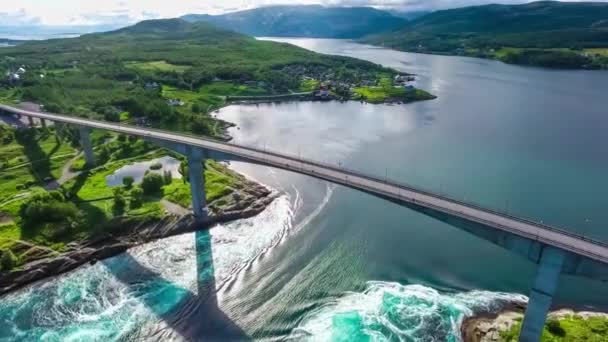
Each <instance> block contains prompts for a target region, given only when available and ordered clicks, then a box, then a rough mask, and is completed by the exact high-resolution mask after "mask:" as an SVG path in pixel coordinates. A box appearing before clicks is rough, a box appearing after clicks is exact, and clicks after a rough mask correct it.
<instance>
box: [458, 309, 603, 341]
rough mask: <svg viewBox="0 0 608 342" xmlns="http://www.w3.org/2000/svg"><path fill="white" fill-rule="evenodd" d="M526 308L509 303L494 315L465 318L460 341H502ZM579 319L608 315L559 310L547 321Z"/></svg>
mask: <svg viewBox="0 0 608 342" xmlns="http://www.w3.org/2000/svg"><path fill="white" fill-rule="evenodd" d="M525 309H526V306H525V304H523V303H511V304H510V305H509V306H508V307H505V308H503V309H502V310H500V311H498V312H494V313H490V312H484V313H480V314H477V315H475V316H472V317H468V318H465V320H464V321H463V322H462V325H461V329H460V332H461V335H462V341H464V342H499V341H503V338H502V337H501V334H502V333H505V332H508V331H510V330H511V328H513V326H515V325H516V324H518V323H520V322H521V320H522V319H523V317H524V312H525ZM573 316H576V317H580V318H582V319H583V320H586V319H589V318H591V317H600V318H605V319H608V313H602V312H589V311H575V310H572V309H559V310H556V311H552V312H550V313H549V317H548V320H552V319H553V320H560V319H563V318H567V317H573Z"/></svg>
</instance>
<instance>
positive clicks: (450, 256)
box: [0, 40, 608, 341]
mask: <svg viewBox="0 0 608 342" xmlns="http://www.w3.org/2000/svg"><path fill="white" fill-rule="evenodd" d="M291 42H294V43H297V44H299V45H302V46H304V47H307V48H311V49H315V50H317V51H321V52H327V53H335V54H342V55H349V56H356V57H359V58H365V59H369V60H372V61H374V62H377V63H381V64H384V65H387V66H392V67H396V68H399V69H401V70H404V71H411V72H415V73H417V74H418V75H419V79H418V81H417V82H418V85H419V86H420V87H422V88H425V89H429V90H430V91H431V92H433V93H434V94H436V95H438V96H439V98H438V99H437V100H434V101H429V102H422V103H415V104H410V105H405V106H384V105H380V106H371V105H364V104H360V103H357V102H349V103H344V104H341V103H333V102H332V103H285V104H270V105H259V106H232V107H228V108H224V109H222V111H221V112H220V114H219V116H220V117H221V118H222V119H225V120H228V121H231V122H234V123H236V124H237V125H238V129H236V128H235V129H234V130H233V131H232V134H233V135H234V137H235V140H236V142H240V143H244V144H251V145H257V146H260V147H265V148H267V149H276V150H280V151H282V152H286V153H293V154H300V155H302V156H304V157H308V158H314V159H317V160H321V161H326V162H330V163H335V164H336V165H344V166H346V167H349V168H353V169H357V170H361V171H365V172H369V173H373V174H376V175H379V176H385V175H386V176H388V177H390V178H392V179H396V180H399V181H402V182H406V183H411V184H413V185H415V186H419V187H423V188H429V189H432V190H435V191H439V192H443V193H445V194H448V195H450V196H453V197H456V198H460V199H466V200H468V201H474V202H479V203H481V204H483V205H485V206H488V207H493V208H496V209H499V210H508V211H509V212H512V213H516V214H518V215H522V216H525V217H529V218H532V219H536V220H543V221H545V222H548V223H551V224H555V225H557V226H560V227H564V228H565V229H571V230H573V231H579V232H581V233H584V234H586V235H592V236H594V237H597V238H603V239H606V238H608V236H607V233H606V231H605V228H604V225H603V223H604V222H607V221H608V212H607V211H606V210H605V206H604V203H605V200H604V197H605V194H606V193H607V192H608V179H607V178H606V177H605V170H606V169H607V167H608V154H606V146H608V135H606V134H605V130H606V128H607V127H608V115H607V114H608V113H606V108H608V98H606V97H605V95H604V94H603V93H604V89H608V73H605V72H586V71H553V70H543V69H534V68H523V67H517V66H509V65H504V64H501V63H498V62H493V61H485V60H477V59H470V58H456V57H454V58H452V57H443V56H424V55H415V54H407V53H401V52H396V51H390V50H383V49H378V48H373V47H368V46H362V45H357V44H354V43H350V42H344V41H334V40H294V41H291ZM232 167H233V168H235V169H237V170H239V171H242V172H244V173H246V174H248V175H249V176H250V177H252V178H254V179H256V180H258V181H260V182H262V183H264V184H267V185H269V186H270V187H272V188H274V189H276V190H277V191H279V192H280V193H281V194H283V196H282V197H281V198H280V199H279V200H278V201H277V202H275V203H274V204H273V206H272V207H271V208H269V210H267V211H266V212H264V213H263V214H261V215H260V216H258V217H256V218H254V219H251V220H244V221H240V222H236V223H232V224H229V225H225V226H219V227H216V228H214V229H212V230H211V232H210V234H209V235H208V236H207V237H205V235H204V234H203V235H201V234H200V233H199V235H198V236H197V235H195V234H187V235H184V236H180V237H175V238H171V239H166V240H162V241H157V242H155V243H151V244H148V245H145V246H142V247H139V248H136V249H133V250H131V251H130V252H129V253H128V254H126V255H123V256H119V257H116V258H113V259H110V260H108V261H105V262H103V263H99V264H96V265H93V266H86V267H83V268H81V269H79V270H77V271H75V272H72V273H70V274H68V275H65V276H60V277H57V278H56V279H53V280H51V281H47V282H43V283H41V284H37V285H35V286H33V287H31V288H28V289H24V290H23V291H20V292H16V293H14V294H11V295H8V296H5V297H3V298H2V299H0V341H4V340H6V341H15V340H24V341H30V340H38V339H43V338H44V339H47V340H50V341H52V340H62V341H63V340H72V341H89V340H103V341H110V340H116V341H122V340H139V341H141V340H195V341H197V340H212V341H213V340H222V341H224V340H247V339H260V340H295V341H299V340H310V341H352V340H355V341H356V340H359V341H444V340H446V341H458V340H459V336H460V335H459V328H460V326H459V324H460V322H461V321H462V319H464V318H465V317H467V316H469V315H472V314H473V313H474V312H476V311H485V310H491V309H493V308H496V307H498V306H500V305H501V304H502V303H504V302H506V301H517V302H523V301H525V300H526V298H525V296H524V295H525V294H526V293H527V292H528V289H529V287H530V285H531V280H532V277H533V275H534V272H535V268H534V265H532V264H531V263H530V262H528V261H527V260H525V259H522V258H519V257H517V256H514V255H512V254H511V253H509V252H508V251H505V250H503V249H501V248H499V247H496V246H494V245H492V244H489V243H487V242H485V241H483V240H481V239H479V238H477V237H474V236H471V235H469V234H467V233H465V232H463V231H460V230H459V229H457V228H455V227H451V226H449V225H446V224H444V223H441V222H438V221H435V220H433V219H431V218H429V217H426V216H424V215H422V214H420V213H417V212H414V211H411V210H408V209H405V208H402V207H399V206H396V205H394V204H390V203H387V202H384V201H381V200H378V199H376V198H373V197H370V196H368V195H365V194H362V193H359V192H356V191H353V190H349V189H345V188H342V187H336V186H332V185H328V184H326V183H325V182H322V181H318V180H314V179H310V178H307V177H303V176H298V175H295V174H291V173H288V172H283V171H278V170H273V169H269V168H265V167H260V166H254V165H248V164H242V163H233V165H232ZM556 302H557V304H560V305H576V306H585V307H586V308H588V309H590V310H593V309H596V310H600V309H604V308H605V307H606V306H607V305H608V289H607V288H606V286H605V284H603V283H599V282H595V281H592V280H587V279H579V278H574V277H562V279H561V282H560V288H559V293H558V297H557V299H556ZM97 333H100V334H101V335H99V336H97V335H95V334H97ZM1 334H4V335H1Z"/></svg>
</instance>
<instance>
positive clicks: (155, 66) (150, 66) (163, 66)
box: [125, 61, 191, 73]
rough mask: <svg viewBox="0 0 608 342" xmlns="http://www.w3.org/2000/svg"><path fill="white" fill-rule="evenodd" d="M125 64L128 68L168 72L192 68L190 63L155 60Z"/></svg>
mask: <svg viewBox="0 0 608 342" xmlns="http://www.w3.org/2000/svg"><path fill="white" fill-rule="evenodd" d="M125 66H127V67H128V68H134V69H138V70H142V71H166V72H177V73H183V72H185V71H186V70H188V69H190V68H191V66H189V65H175V64H170V63H167V62H165V61H154V62H126V63H125Z"/></svg>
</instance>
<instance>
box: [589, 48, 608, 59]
mask: <svg viewBox="0 0 608 342" xmlns="http://www.w3.org/2000/svg"><path fill="white" fill-rule="evenodd" d="M584 51H585V52H586V53H590V54H594V55H600V56H604V57H608V48H596V49H585V50H584Z"/></svg>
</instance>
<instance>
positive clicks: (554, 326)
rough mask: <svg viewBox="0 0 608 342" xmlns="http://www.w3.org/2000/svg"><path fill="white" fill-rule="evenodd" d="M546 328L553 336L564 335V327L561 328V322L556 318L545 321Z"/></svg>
mask: <svg viewBox="0 0 608 342" xmlns="http://www.w3.org/2000/svg"><path fill="white" fill-rule="evenodd" d="M547 330H549V332H550V333H551V334H553V335H555V336H559V337H564V336H566V331H565V330H564V328H562V326H561V324H560V323H559V321H558V320H556V319H552V320H549V321H548V322H547Z"/></svg>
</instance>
